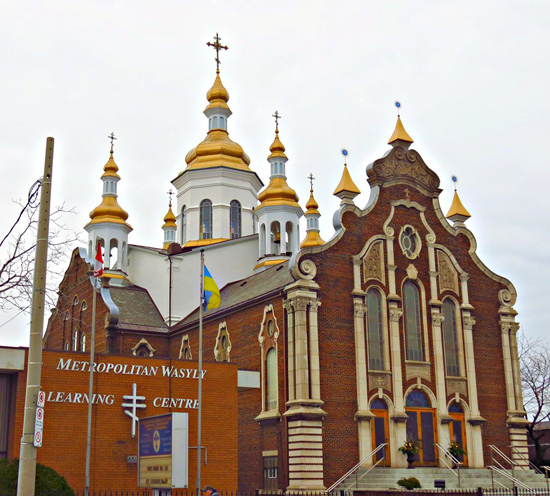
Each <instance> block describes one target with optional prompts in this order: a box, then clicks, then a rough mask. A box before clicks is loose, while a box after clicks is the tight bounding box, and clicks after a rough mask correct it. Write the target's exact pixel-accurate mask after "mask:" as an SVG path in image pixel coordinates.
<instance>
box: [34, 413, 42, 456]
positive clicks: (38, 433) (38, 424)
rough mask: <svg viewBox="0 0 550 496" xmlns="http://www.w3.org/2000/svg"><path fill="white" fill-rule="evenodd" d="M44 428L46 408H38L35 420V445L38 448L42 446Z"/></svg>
mask: <svg viewBox="0 0 550 496" xmlns="http://www.w3.org/2000/svg"><path fill="white" fill-rule="evenodd" d="M43 429H44V408H42V407H38V408H37V409H36V417H35V420H34V445H35V447H37V448H40V446H42V430H43Z"/></svg>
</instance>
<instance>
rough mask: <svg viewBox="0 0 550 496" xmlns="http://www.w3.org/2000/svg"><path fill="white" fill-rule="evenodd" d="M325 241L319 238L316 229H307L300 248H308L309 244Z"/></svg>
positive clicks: (323, 242)
mask: <svg viewBox="0 0 550 496" xmlns="http://www.w3.org/2000/svg"><path fill="white" fill-rule="evenodd" d="M324 244H325V241H324V240H323V238H321V235H320V234H319V232H318V231H308V232H307V235H306V238H305V239H304V240H303V241H302V242H301V243H300V248H309V247H310V246H321V245H324Z"/></svg>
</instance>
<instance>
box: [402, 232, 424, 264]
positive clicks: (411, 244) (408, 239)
mask: <svg viewBox="0 0 550 496" xmlns="http://www.w3.org/2000/svg"><path fill="white" fill-rule="evenodd" d="M399 246H400V247H401V250H402V251H403V255H405V256H406V257H407V258H410V259H411V260H412V259H415V258H416V257H417V256H418V254H419V253H420V248H421V242H420V236H419V235H418V233H417V231H416V229H415V228H414V227H412V226H404V227H403V228H402V229H401V234H400V235H399Z"/></svg>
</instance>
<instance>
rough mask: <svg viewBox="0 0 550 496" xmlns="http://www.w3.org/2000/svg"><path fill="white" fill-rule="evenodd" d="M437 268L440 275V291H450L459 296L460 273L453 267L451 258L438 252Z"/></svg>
mask: <svg viewBox="0 0 550 496" xmlns="http://www.w3.org/2000/svg"><path fill="white" fill-rule="evenodd" d="M437 268H438V274H439V290H440V291H441V292H443V291H446V290H449V291H453V292H454V293H455V294H457V295H458V272H457V271H456V269H455V268H454V267H453V264H452V263H451V260H450V259H449V256H448V255H447V254H446V253H444V252H442V251H441V250H437Z"/></svg>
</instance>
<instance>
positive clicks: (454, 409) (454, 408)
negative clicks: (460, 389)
mask: <svg viewBox="0 0 550 496" xmlns="http://www.w3.org/2000/svg"><path fill="white" fill-rule="evenodd" d="M449 413H464V410H462V407H461V406H460V403H451V404H450V405H449Z"/></svg>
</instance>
